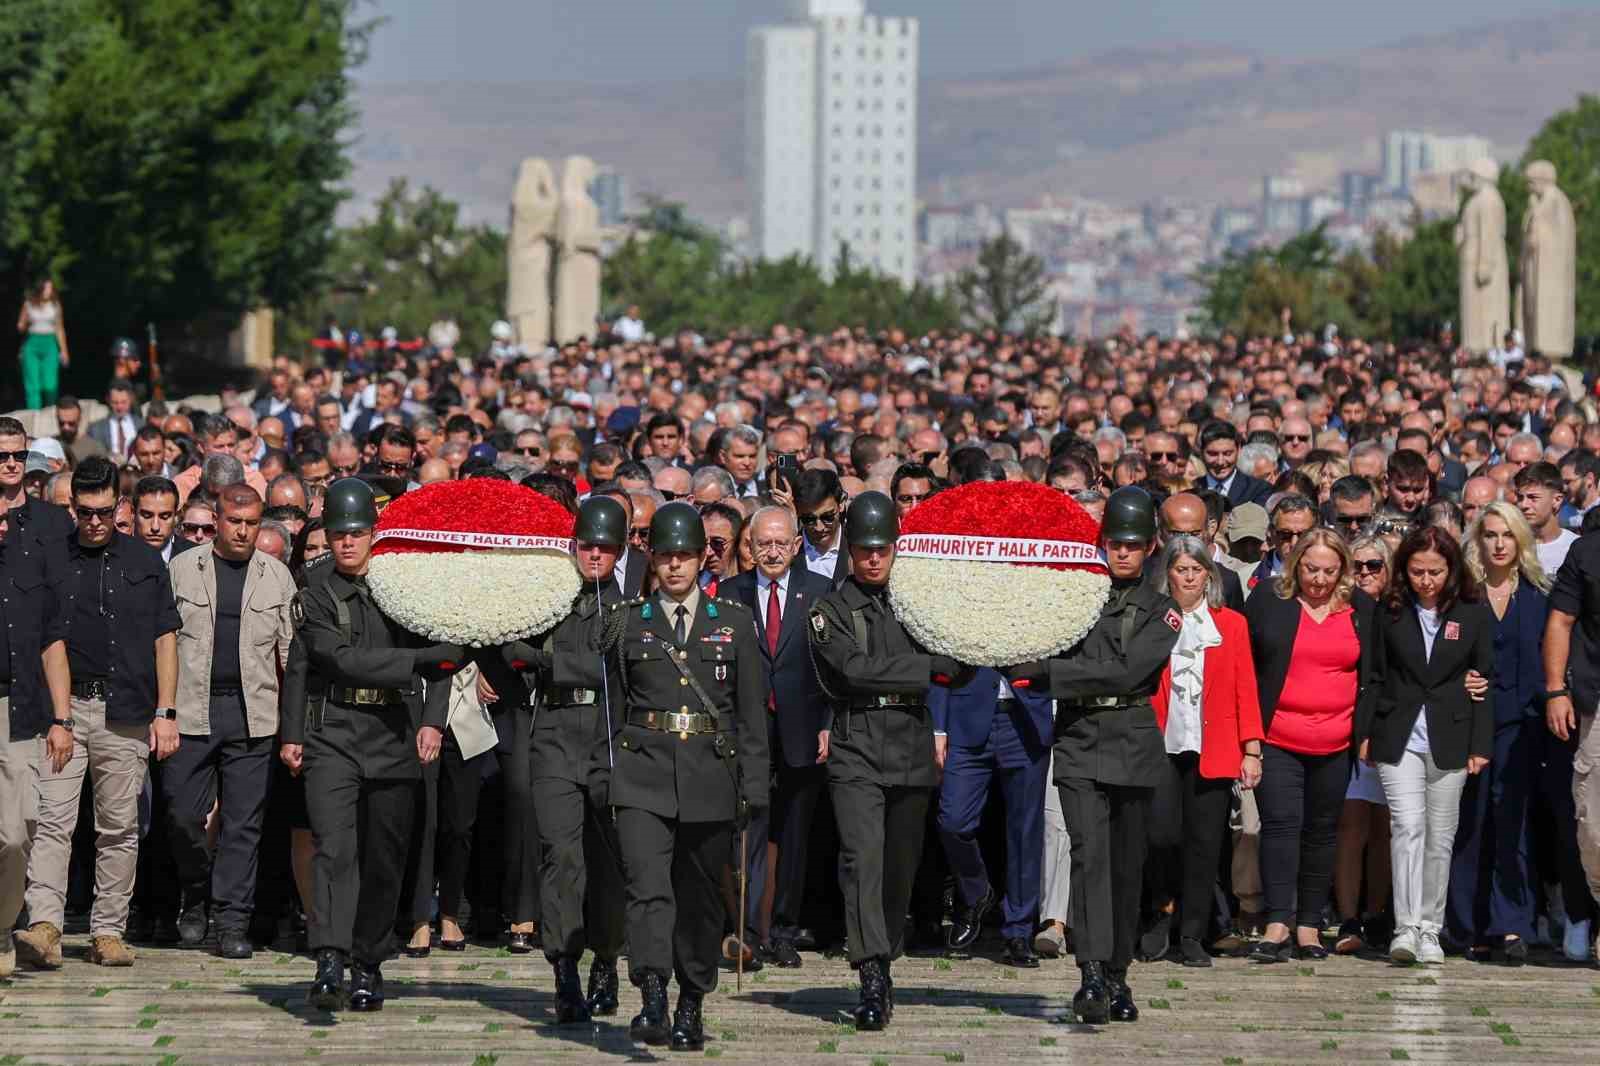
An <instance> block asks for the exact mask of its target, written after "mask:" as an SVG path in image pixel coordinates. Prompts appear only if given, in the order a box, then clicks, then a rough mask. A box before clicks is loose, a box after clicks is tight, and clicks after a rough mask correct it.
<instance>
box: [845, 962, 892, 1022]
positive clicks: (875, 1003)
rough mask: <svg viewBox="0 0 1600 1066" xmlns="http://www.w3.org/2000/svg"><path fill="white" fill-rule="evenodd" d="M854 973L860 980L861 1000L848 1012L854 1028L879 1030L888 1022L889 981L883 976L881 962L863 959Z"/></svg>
mask: <svg viewBox="0 0 1600 1066" xmlns="http://www.w3.org/2000/svg"><path fill="white" fill-rule="evenodd" d="M856 973H857V976H858V977H859V978H860V980H861V1002H860V1003H858V1004H856V1009H855V1010H853V1011H851V1012H850V1014H851V1017H853V1018H854V1019H855V1022H856V1030H857V1031H858V1032H863V1033H876V1032H879V1031H880V1030H882V1029H883V1027H884V1026H886V1025H888V1024H889V982H888V979H887V978H886V977H885V976H884V972H883V963H882V961H881V960H879V959H863V960H861V968H860V969H859V970H857V971H856Z"/></svg>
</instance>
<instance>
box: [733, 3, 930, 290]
mask: <svg viewBox="0 0 1600 1066" xmlns="http://www.w3.org/2000/svg"><path fill="white" fill-rule="evenodd" d="M791 11H792V14H793V20H792V21H791V22H789V23H786V24H784V25H779V26H763V27H759V28H757V29H754V30H752V31H751V32H750V47H749V72H748V101H747V112H746V151H747V169H748V174H749V181H750V187H751V190H752V193H753V195H752V200H753V201H754V208H755V209H754V212H753V216H754V220H755V232H754V238H755V248H756V251H757V254H759V255H761V256H762V257H764V258H768V259H781V258H783V257H785V256H788V255H794V254H800V255H807V256H810V257H811V258H812V259H813V260H814V261H815V262H816V263H817V264H818V265H820V266H821V267H822V268H823V269H824V270H829V269H831V268H832V267H833V265H834V263H835V262H836V261H837V259H838V257H839V253H840V250H841V249H842V248H844V247H845V246H847V245H848V246H849V249H850V255H851V258H852V260H853V261H854V262H855V263H857V264H870V265H871V266H873V267H875V268H876V269H878V270H879V271H881V272H883V273H885V274H889V275H892V276H894V277H897V278H899V279H900V280H901V281H903V282H905V283H906V284H910V283H911V282H912V281H913V280H914V279H915V277H916V242H915V236H916V218H915V206H916V174H917V20H916V19H911V18H879V17H877V16H873V15H868V14H866V13H865V6H864V3H863V0H793V2H792V3H791Z"/></svg>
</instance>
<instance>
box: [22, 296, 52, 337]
mask: <svg viewBox="0 0 1600 1066" xmlns="http://www.w3.org/2000/svg"><path fill="white" fill-rule="evenodd" d="M55 331H56V305H55V304H54V303H47V304H36V303H32V302H29V304H28V332H29V333H44V334H53V333H55Z"/></svg>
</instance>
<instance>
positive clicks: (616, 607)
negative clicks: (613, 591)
mask: <svg viewBox="0 0 1600 1066" xmlns="http://www.w3.org/2000/svg"><path fill="white" fill-rule="evenodd" d="M643 602H645V597H643V596H635V597H634V598H633V599H631V600H620V601H618V602H617V603H613V604H612V605H611V606H610V607H608V608H607V610H609V611H620V610H622V609H623V608H624V607H637V606H639V605H640V604H641V603H643Z"/></svg>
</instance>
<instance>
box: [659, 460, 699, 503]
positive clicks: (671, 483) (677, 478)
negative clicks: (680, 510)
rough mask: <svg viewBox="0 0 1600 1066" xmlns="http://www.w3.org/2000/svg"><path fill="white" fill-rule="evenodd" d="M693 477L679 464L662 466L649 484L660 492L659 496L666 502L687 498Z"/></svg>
mask: <svg viewBox="0 0 1600 1066" xmlns="http://www.w3.org/2000/svg"><path fill="white" fill-rule="evenodd" d="M693 482H694V478H693V475H691V474H690V473H689V471H687V470H685V469H683V468H682V467H680V466H667V467H663V468H662V469H661V470H660V471H658V472H657V473H656V476H655V478H654V480H653V481H652V482H651V484H652V485H653V486H654V488H655V490H656V491H657V492H659V493H661V498H662V499H663V500H665V501H666V502H667V503H673V502H675V501H677V500H687V499H688V498H689V493H690V490H691V489H692V487H693Z"/></svg>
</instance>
